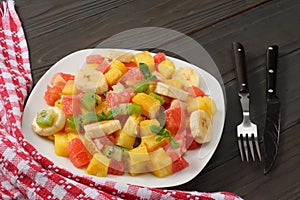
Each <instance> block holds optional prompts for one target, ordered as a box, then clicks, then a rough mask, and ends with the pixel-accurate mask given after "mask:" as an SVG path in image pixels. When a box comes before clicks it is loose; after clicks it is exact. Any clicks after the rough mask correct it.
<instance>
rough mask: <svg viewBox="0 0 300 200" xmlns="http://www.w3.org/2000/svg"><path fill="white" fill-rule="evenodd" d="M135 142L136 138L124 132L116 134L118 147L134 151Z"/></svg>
mask: <svg viewBox="0 0 300 200" xmlns="http://www.w3.org/2000/svg"><path fill="white" fill-rule="evenodd" d="M134 141H135V137H134V136H132V135H129V134H127V133H125V132H124V131H122V130H120V131H118V132H117V133H116V145H118V146H121V147H124V148H127V149H132V148H133V144H134Z"/></svg>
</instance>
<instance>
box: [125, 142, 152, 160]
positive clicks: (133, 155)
mask: <svg viewBox="0 0 300 200" xmlns="http://www.w3.org/2000/svg"><path fill="white" fill-rule="evenodd" d="M128 154H129V159H130V161H131V164H133V165H135V164H137V163H141V162H145V161H148V160H150V157H149V154H148V151H147V147H146V146H138V147H136V148H134V149H131V150H130V151H128Z"/></svg>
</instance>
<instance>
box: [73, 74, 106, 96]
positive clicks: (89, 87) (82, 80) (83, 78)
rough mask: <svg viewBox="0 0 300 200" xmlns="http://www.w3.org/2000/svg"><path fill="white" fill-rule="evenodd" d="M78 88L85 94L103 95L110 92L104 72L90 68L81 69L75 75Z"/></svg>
mask: <svg viewBox="0 0 300 200" xmlns="http://www.w3.org/2000/svg"><path fill="white" fill-rule="evenodd" d="M75 85H76V87H77V88H78V89H79V90H81V91H84V92H88V91H91V92H96V93H97V94H103V93H104V92H106V91H107V90H108V85H107V82H106V79H105V77H104V75H103V73H102V72H100V71H97V70H95V69H90V68H81V69H80V70H78V71H77V73H76V75H75Z"/></svg>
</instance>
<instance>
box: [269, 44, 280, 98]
mask: <svg viewBox="0 0 300 200" xmlns="http://www.w3.org/2000/svg"><path fill="white" fill-rule="evenodd" d="M277 60H278V46H277V45H272V46H269V47H268V49H267V61H266V63H267V98H268V99H270V98H272V97H276V77H277Z"/></svg>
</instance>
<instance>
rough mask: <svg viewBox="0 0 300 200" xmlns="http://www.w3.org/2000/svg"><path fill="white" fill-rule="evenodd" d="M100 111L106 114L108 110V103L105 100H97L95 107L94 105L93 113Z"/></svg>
mask: <svg viewBox="0 0 300 200" xmlns="http://www.w3.org/2000/svg"><path fill="white" fill-rule="evenodd" d="M102 112H104V113H105V114H106V115H107V112H108V104H107V101H103V102H100V101H98V103H97V105H96V107H95V113H96V114H97V115H100V116H101V115H102Z"/></svg>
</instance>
